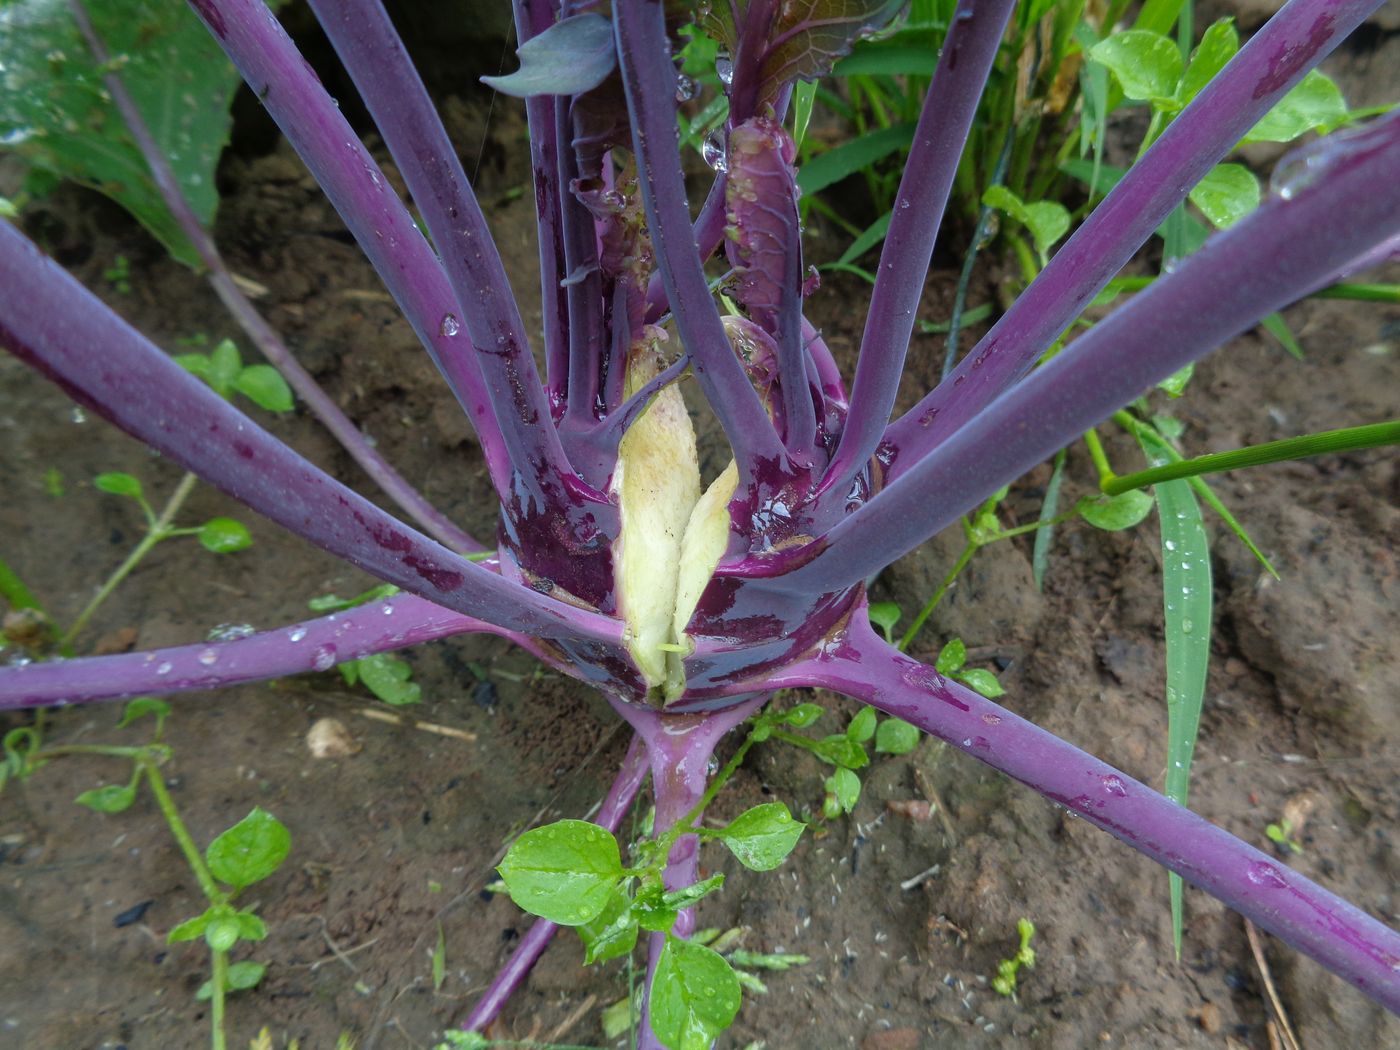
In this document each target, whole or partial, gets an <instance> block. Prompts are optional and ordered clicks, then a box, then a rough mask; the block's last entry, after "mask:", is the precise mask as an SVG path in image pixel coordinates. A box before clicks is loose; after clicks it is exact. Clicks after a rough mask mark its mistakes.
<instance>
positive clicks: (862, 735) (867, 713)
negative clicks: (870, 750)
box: [846, 707, 877, 744]
mask: <svg viewBox="0 0 1400 1050" xmlns="http://www.w3.org/2000/svg"><path fill="white" fill-rule="evenodd" d="M876 717H877V716H876V714H875V708H873V707H862V708H861V709H860V711H859V712H857V714H856V716H855V717H854V718H852V719H851V724H850V725H848V726H847V727H846V739H847V740H854V741H855V742H856V743H858V744H863V743H865V742H866V741H867V740H869V739H870V738H871V737H872V736H874V735H875V719H876Z"/></svg>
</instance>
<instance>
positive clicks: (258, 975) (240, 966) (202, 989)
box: [194, 960, 267, 1002]
mask: <svg viewBox="0 0 1400 1050" xmlns="http://www.w3.org/2000/svg"><path fill="white" fill-rule="evenodd" d="M265 973H267V966H266V965H265V964H264V963H259V962H251V961H249V960H244V961H243V962H236V963H234V964H233V965H232V966H230V967H229V968H228V977H227V979H226V980H225V981H224V991H225V992H246V991H248V990H249V989H250V988H256V987H257V986H258V985H259V983H261V981H262V979H263V975H264V974H265ZM213 994H214V982H213V981H205V982H204V983H203V984H202V985H200V986H199V991H197V992H195V993H194V997H195V998H196V999H197V1000H199V1001H200V1002H204V1001H205V1000H207V999H210V998H212V996H213Z"/></svg>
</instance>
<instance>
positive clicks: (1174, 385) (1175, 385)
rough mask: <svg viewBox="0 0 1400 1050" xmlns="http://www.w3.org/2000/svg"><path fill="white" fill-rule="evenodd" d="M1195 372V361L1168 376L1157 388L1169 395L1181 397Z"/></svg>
mask: <svg viewBox="0 0 1400 1050" xmlns="http://www.w3.org/2000/svg"><path fill="white" fill-rule="evenodd" d="M1195 372H1196V364H1195V362H1194V361H1193V362H1192V363H1191V364H1189V365H1186V366H1185V367H1184V368H1180V369H1178V370H1177V371H1175V372H1173V373H1172V374H1171V375H1169V376H1167V378H1166V379H1163V380H1162V381H1161V382H1160V383H1158V384H1157V389H1158V390H1162V391H1164V392H1165V393H1166V395H1167V396H1168V397H1180V396H1181V395H1182V394H1183V393H1185V392H1186V384H1187V383H1189V382H1191V377H1192V376H1193V375H1194V374H1195Z"/></svg>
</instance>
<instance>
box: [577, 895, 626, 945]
mask: <svg viewBox="0 0 1400 1050" xmlns="http://www.w3.org/2000/svg"><path fill="white" fill-rule="evenodd" d="M577 929H578V935H579V938H580V939H581V940H582V941H583V961H584V962H585V963H588V964H592V963H598V962H607V961H608V960H609V959H616V958H618V957H619V956H623V955H627V954H628V953H629V952H631V951H632V949H633V948H635V947H636V946H637V920H636V917H635V916H633V915H632V909H631V901H630V900H629V899H628V897H627V892H626V890H624V889H623V888H622V886H621V885H618V886H617V887H616V889H614V890H613V893H612V896H610V897H609V898H608V903H607V904H606V905H605V906H604V908H603V910H602V911H600V912H599V913H598V914H597V915H595V916H594V917H593V918H592V919H589V920H588V921H587V922H585V923H583V924H581V925H580V926H578V927H577Z"/></svg>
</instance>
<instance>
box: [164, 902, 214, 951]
mask: <svg viewBox="0 0 1400 1050" xmlns="http://www.w3.org/2000/svg"><path fill="white" fill-rule="evenodd" d="M215 918H217V913H216V912H215V911H214V909H213V908H210V909H209V910H207V911H206V912H205V913H204V914H203V915H196V916H195V917H194V918H193V919H186V920H185V921H184V922H181V923H176V924H175V925H174V926H173V927H171V930H170V932H169V933H167V934H166V935H165V942H166V943H167V944H177V943H178V942H180V941H192V940H194V939H195V938H197V937H199V936H200V935H201V934H203V933H204V930H205V928H206V927H207V926H208V925H209V923H210V922H212V921H213V920H214V919H215Z"/></svg>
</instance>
